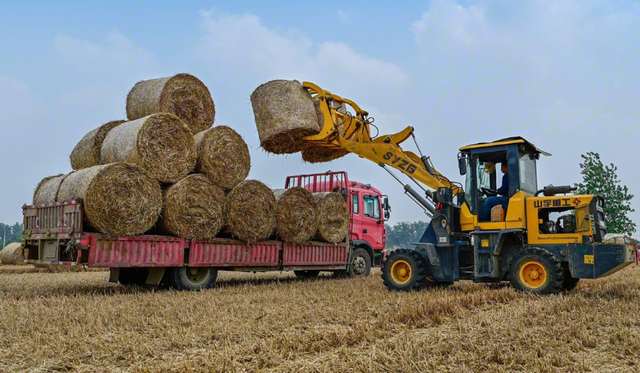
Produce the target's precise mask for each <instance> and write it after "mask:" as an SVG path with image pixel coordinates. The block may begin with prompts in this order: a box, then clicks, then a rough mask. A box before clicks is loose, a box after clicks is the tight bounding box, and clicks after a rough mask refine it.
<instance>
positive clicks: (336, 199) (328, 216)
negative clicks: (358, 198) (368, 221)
mask: <svg viewBox="0 0 640 373" xmlns="http://www.w3.org/2000/svg"><path fill="white" fill-rule="evenodd" d="M313 196H314V197H315V199H316V200H317V201H318V208H317V210H316V215H317V221H318V223H317V224H318V225H317V227H318V229H317V231H316V234H315V236H314V237H315V239H317V240H320V241H326V242H332V243H336V242H342V241H344V239H345V237H347V234H348V233H349V218H350V216H349V207H348V206H347V202H346V201H345V199H344V198H343V197H342V196H341V195H340V193H335V192H324V193H314V194H313Z"/></svg>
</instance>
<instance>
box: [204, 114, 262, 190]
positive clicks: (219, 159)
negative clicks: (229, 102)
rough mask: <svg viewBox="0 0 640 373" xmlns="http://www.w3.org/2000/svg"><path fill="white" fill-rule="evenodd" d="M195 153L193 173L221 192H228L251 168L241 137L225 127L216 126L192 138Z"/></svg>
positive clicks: (249, 157)
mask: <svg viewBox="0 0 640 373" xmlns="http://www.w3.org/2000/svg"><path fill="white" fill-rule="evenodd" d="M193 138H194V139H195V142H196V150H197V152H198V163H196V171H197V172H201V173H204V174H206V175H207V177H209V179H210V180H211V181H212V182H213V183H214V184H216V185H217V186H219V187H220V188H222V189H224V190H230V189H231V188H233V187H235V186H236V185H238V183H240V182H241V181H242V180H244V179H246V178H247V175H249V169H250V168H251V156H250V155H249V147H247V143H246V142H244V140H243V139H242V137H241V136H240V135H239V134H238V133H237V132H236V131H234V130H233V129H231V128H230V127H227V126H216V127H213V128H210V129H208V130H204V131H202V132H198V133H197V134H196V135H195V136H194V137H193Z"/></svg>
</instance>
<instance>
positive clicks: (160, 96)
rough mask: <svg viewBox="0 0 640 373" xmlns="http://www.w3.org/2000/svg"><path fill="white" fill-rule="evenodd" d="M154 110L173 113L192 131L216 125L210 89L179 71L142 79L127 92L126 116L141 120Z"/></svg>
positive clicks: (214, 108)
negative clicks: (166, 75) (172, 74)
mask: <svg viewBox="0 0 640 373" xmlns="http://www.w3.org/2000/svg"><path fill="white" fill-rule="evenodd" d="M155 113H171V114H175V115H176V116H178V118H180V119H182V120H184V121H185V122H186V123H187V124H188V126H189V129H190V130H191V133H192V134H196V133H198V132H200V131H203V130H206V129H207V128H209V127H211V126H212V125H213V121H214V119H215V116H216V107H215V105H214V103H213V99H212V98H211V93H209V89H208V88H207V86H205V85H204V84H203V83H202V82H201V81H200V80H199V79H198V78H196V77H195V76H193V75H189V74H177V75H174V76H170V77H167V78H158V79H151V80H143V81H141V82H138V83H136V85H134V86H133V88H131V91H129V94H128V95H127V118H128V119H129V120H134V119H140V118H142V117H146V116H147V115H151V114H155Z"/></svg>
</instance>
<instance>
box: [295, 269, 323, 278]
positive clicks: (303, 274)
mask: <svg viewBox="0 0 640 373" xmlns="http://www.w3.org/2000/svg"><path fill="white" fill-rule="evenodd" d="M293 273H294V274H295V275H296V277H297V278H314V277H318V275H319V274H320V271H316V270H313V271H293Z"/></svg>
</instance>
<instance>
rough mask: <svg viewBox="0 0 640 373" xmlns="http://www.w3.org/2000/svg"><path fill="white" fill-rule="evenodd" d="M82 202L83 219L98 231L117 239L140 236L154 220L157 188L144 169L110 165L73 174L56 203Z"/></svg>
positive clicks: (158, 205)
mask: <svg viewBox="0 0 640 373" xmlns="http://www.w3.org/2000/svg"><path fill="white" fill-rule="evenodd" d="M78 198H80V199H82V202H83V205H84V213H85V218H86V219H87V220H88V222H89V224H90V225H91V226H92V227H93V228H95V229H97V230H98V231H100V232H102V233H106V234H114V235H120V236H128V235H136V234H142V233H144V232H146V231H147V230H149V229H150V228H151V227H153V225H154V224H155V223H156V221H157V220H158V216H159V215H160V211H161V208H162V190H161V189H160V185H159V184H158V183H157V182H156V181H155V180H154V179H153V178H152V177H151V175H149V173H148V172H146V171H145V170H144V169H142V168H140V167H138V166H136V165H132V164H128V163H110V164H106V165H102V166H93V167H89V168H83V169H81V170H78V171H74V172H72V173H71V174H69V175H68V176H67V177H66V178H65V179H64V181H63V182H62V185H61V186H60V190H59V192H58V200H59V201H66V200H70V199H78Z"/></svg>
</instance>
